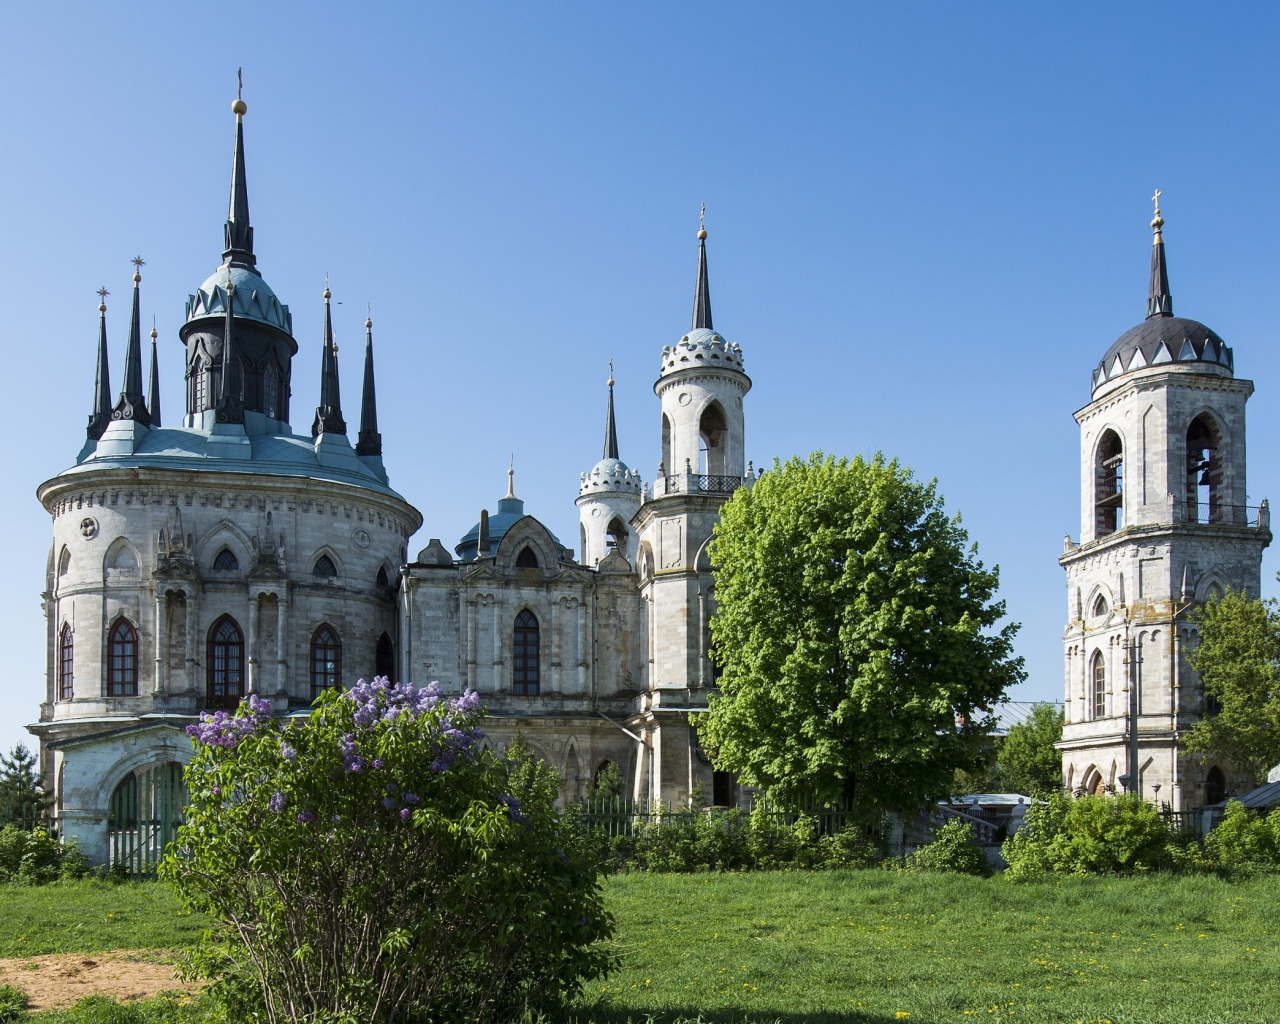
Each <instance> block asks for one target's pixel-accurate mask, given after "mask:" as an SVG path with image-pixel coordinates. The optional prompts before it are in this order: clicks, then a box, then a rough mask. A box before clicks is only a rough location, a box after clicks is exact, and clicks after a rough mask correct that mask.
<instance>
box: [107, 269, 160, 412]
mask: <svg viewBox="0 0 1280 1024" xmlns="http://www.w3.org/2000/svg"><path fill="white" fill-rule="evenodd" d="M145 265H146V261H145V260H144V259H143V258H142V257H141V256H135V257H134V258H133V266H134V271H133V312H132V313H131V314H130V316H129V345H128V347H127V348H126V349H125V352H124V381H123V382H122V383H121V385H120V397H119V399H117V401H116V405H115V408H114V409H112V410H111V418H112V419H113V420H136V421H137V422H138V423H141V424H142V425H143V426H144V427H145V426H149V425H150V424H151V417H150V416H149V415H148V414H147V403H146V399H144V398H143V397H142V326H141V324H140V322H139V321H140V319H141V311H140V309H139V306H140V300H139V285H140V284H141V283H142V273H141V270H142V268H143V267H144V266H145Z"/></svg>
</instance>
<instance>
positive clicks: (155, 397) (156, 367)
mask: <svg viewBox="0 0 1280 1024" xmlns="http://www.w3.org/2000/svg"><path fill="white" fill-rule="evenodd" d="M147 411H148V412H150V413H151V425H152V426H153V427H158V426H160V362H159V360H158V359H157V358H156V327H155V324H152V325H151V381H150V384H149V385H148V387H147Z"/></svg>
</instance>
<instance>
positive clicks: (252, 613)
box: [244, 588, 262, 693]
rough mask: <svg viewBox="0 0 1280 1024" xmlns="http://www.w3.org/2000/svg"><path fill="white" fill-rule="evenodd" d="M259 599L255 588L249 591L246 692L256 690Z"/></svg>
mask: <svg viewBox="0 0 1280 1024" xmlns="http://www.w3.org/2000/svg"><path fill="white" fill-rule="evenodd" d="M261 599H262V595H261V594H259V593H258V591H257V589H256V588H255V589H253V590H250V591H249V642H248V644H247V645H246V648H247V649H246V651H245V659H244V662H245V676H246V677H247V678H246V679H245V682H246V684H247V690H246V692H248V693H257V692H258V602H259V601H261Z"/></svg>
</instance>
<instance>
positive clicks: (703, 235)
mask: <svg viewBox="0 0 1280 1024" xmlns="http://www.w3.org/2000/svg"><path fill="white" fill-rule="evenodd" d="M706 212H707V207H706V205H705V204H704V205H703V207H702V217H700V218H699V219H698V283H697V285H696V286H695V288H694V292H693V329H694V330H695V331H696V330H697V329H698V328H699V327H705V328H706V329H707V330H712V326H711V286H710V285H709V284H708V283H707V229H706V227H705V226H704V220H703V218H705V216H706Z"/></svg>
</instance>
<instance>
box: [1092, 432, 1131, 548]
mask: <svg viewBox="0 0 1280 1024" xmlns="http://www.w3.org/2000/svg"><path fill="white" fill-rule="evenodd" d="M1093 469H1094V472H1093V478H1094V497H1093V507H1094V515H1095V521H1094V535H1095V536H1097V537H1105V536H1106V535H1107V534H1109V533H1115V532H1116V530H1119V529H1121V528H1122V527H1123V526H1124V445H1123V444H1122V443H1121V441H1120V435H1119V434H1117V433H1116V432H1115V431H1114V430H1106V431H1103V434H1102V438H1101V439H1100V440H1099V441H1098V455H1097V460H1096V462H1095V463H1094V467H1093Z"/></svg>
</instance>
